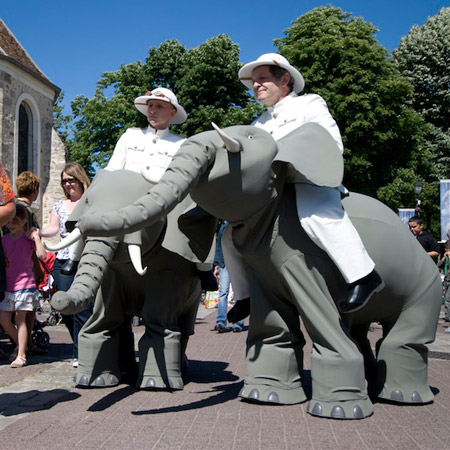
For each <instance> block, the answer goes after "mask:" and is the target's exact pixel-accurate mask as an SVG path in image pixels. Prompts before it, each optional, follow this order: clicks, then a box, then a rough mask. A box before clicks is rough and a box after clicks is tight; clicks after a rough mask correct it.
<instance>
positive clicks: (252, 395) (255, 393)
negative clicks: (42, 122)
mask: <svg viewBox="0 0 450 450" xmlns="http://www.w3.org/2000/svg"><path fill="white" fill-rule="evenodd" d="M247 398H249V399H250V400H259V391H258V389H252V390H251V391H250V393H249V394H248V396H247Z"/></svg>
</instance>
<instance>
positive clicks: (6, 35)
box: [0, 19, 61, 101]
mask: <svg viewBox="0 0 450 450" xmlns="http://www.w3.org/2000/svg"><path fill="white" fill-rule="evenodd" d="M0 59H4V60H7V61H9V62H11V63H12V64H15V65H16V66H18V67H20V68H21V69H23V70H25V71H26V72H28V73H29V74H31V75H33V76H34V77H36V78H37V79H39V80H41V81H42V82H43V83H45V84H46V85H47V86H49V87H51V88H52V89H53V90H54V91H55V101H56V98H57V97H58V95H59V93H60V91H61V89H60V88H59V87H58V86H56V85H55V84H53V83H52V82H51V81H50V80H49V79H48V77H47V76H46V75H45V73H44V72H42V70H41V69H39V67H38V66H37V64H36V63H35V62H34V61H33V59H32V58H31V56H30V55H29V54H28V53H27V51H26V50H25V49H24V48H23V47H22V45H21V44H20V42H19V41H18V40H17V38H16V37H15V36H14V34H13V33H12V32H11V30H10V29H9V28H8V27H7V26H6V24H5V22H3V20H2V19H0Z"/></svg>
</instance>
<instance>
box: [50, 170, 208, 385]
mask: <svg viewBox="0 0 450 450" xmlns="http://www.w3.org/2000/svg"><path fill="white" fill-rule="evenodd" d="M151 186H152V185H151V184H150V183H148V182H147V181H146V180H145V179H144V178H143V177H142V176H141V175H140V174H138V173H135V172H132V171H128V170H118V171H113V172H111V171H107V170H103V171H100V172H99V173H98V174H97V176H96V177H95V179H94V181H93V183H92V184H91V186H90V188H89V189H88V190H87V191H86V192H85V194H84V195H83V197H82V198H81V199H80V202H79V204H78V205H77V207H76V209H75V210H74V212H73V213H72V215H71V217H70V218H69V221H68V222H67V226H68V227H70V226H71V225H73V224H72V223H71V220H77V218H78V217H80V216H81V215H83V214H89V213H90V212H94V213H95V214H101V213H103V212H107V211H114V209H115V208H117V207H122V206H125V205H128V204H129V203H130V200H131V201H132V200H133V199H136V198H138V197H139V196H141V195H143V194H144V193H146V192H147V191H148V190H149V189H150V187H151ZM191 205H192V200H190V199H189V198H186V199H185V201H184V202H182V204H180V205H179V206H178V208H177V209H176V210H174V211H173V212H172V213H171V214H170V215H169V217H168V220H162V221H158V222H156V223H154V224H152V225H150V226H148V227H144V228H143V229H142V230H140V231H139V232H136V233H131V234H125V235H124V236H123V238H119V237H118V236H112V237H100V238H87V239H86V245H85V248H84V251H83V254H82V256H81V259H80V263H79V266H78V270H77V273H76V276H75V279H74V282H73V284H72V286H71V287H70V289H69V290H68V291H67V292H57V293H56V294H55V295H54V296H53V298H52V305H53V306H54V307H55V308H56V309H57V310H59V311H62V312H64V313H68V314H70V313H74V312H76V311H78V310H80V309H82V308H83V307H85V305H86V304H88V303H89V302H90V301H94V300H95V302H94V311H93V314H92V317H91V318H90V319H89V320H88V321H87V323H86V324H85V326H84V327H83V328H82V330H81V332H80V334H79V366H78V370H77V373H76V375H75V378H74V380H75V382H76V383H77V384H78V385H81V386H93V387H102V386H113V385H116V384H118V383H119V382H120V381H121V379H122V375H123V374H124V373H126V374H127V375H128V376H129V378H135V377H136V372H137V370H138V368H137V365H136V358H135V353H134V338H133V333H132V331H131V317H132V316H134V315H136V316H141V317H142V319H143V321H144V324H145V333H144V335H143V336H142V338H141V339H140V341H139V355H140V357H139V375H138V386H140V387H141V388H151V389H182V388H183V381H182V376H181V369H182V365H183V362H184V352H185V349H186V345H187V341H188V338H189V336H190V335H192V334H193V332H194V324H195V318H196V314H197V309H198V305H199V301H200V296H201V288H200V281H199V278H198V273H197V271H196V267H195V262H197V260H198V259H199V258H200V259H201V260H205V259H207V257H208V251H209V250H210V248H211V244H212V242H213V238H214V232H215V228H216V219H215V218H212V217H210V216H208V217H207V224H206V225H207V226H206V228H205V227H204V228H202V230H201V231H202V236H201V237H200V238H199V239H195V236H194V233H192V230H187V235H184V234H183V233H181V232H180V231H179V230H178V224H177V219H178V218H179V216H180V214H181V213H182V212H184V210H185V208H186V207H187V206H191ZM186 214H187V216H188V217H191V218H193V221H194V222H195V221H196V220H197V218H196V209H194V210H189V212H188V213H186ZM202 217H205V215H204V214H203V216H202ZM185 221H186V222H187V223H188V224H189V223H191V222H190V221H189V220H188V219H185ZM189 237H192V239H189ZM66 243H67V242H66V241H62V242H61V243H60V245H59V246H61V247H62V246H64V245H66ZM193 249H194V250H193ZM212 251H214V249H212ZM132 261H133V263H132ZM142 264H143V265H144V267H142Z"/></svg>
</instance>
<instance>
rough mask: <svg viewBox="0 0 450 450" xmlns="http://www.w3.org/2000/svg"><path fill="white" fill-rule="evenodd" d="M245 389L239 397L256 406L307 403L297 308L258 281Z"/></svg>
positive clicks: (253, 287)
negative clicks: (302, 377)
mask: <svg viewBox="0 0 450 450" xmlns="http://www.w3.org/2000/svg"><path fill="white" fill-rule="evenodd" d="M250 301H251V316H250V326H249V331H248V338H247V352H246V365H245V379H244V387H243V389H242V390H241V392H240V393H239V396H240V397H242V398H244V399H246V400H249V401H253V402H261V403H277V404H285V405H288V404H296V403H302V402H304V401H306V395H305V393H304V391H303V387H302V383H301V375H302V371H303V346H304V344H305V340H304V337H303V334H302V332H301V330H300V322H299V319H298V313H297V311H296V309H295V307H294V306H293V305H292V304H291V303H289V302H286V301H284V300H283V299H280V298H277V297H276V296H275V295H273V293H272V292H271V291H270V290H268V289H266V288H264V287H263V286H262V285H261V284H260V283H259V282H258V281H257V280H252V285H251V295H250Z"/></svg>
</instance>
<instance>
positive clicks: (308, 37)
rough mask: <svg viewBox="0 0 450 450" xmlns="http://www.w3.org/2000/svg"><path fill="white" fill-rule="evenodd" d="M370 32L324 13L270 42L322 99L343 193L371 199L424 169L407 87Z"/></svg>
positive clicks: (419, 124)
mask: <svg viewBox="0 0 450 450" xmlns="http://www.w3.org/2000/svg"><path fill="white" fill-rule="evenodd" d="M376 31H377V30H376V28H375V27H374V26H373V25H372V24H370V23H367V22H365V21H364V20H363V19H361V18H358V17H353V16H351V14H349V13H346V12H343V11H342V10H341V9H340V8H335V7H332V6H326V7H320V8H316V9H314V10H312V11H311V12H309V13H306V14H304V15H303V16H301V17H299V18H298V19H297V20H295V21H294V22H293V24H292V26H291V27H290V28H288V29H287V30H285V36H284V37H283V38H281V39H276V40H275V43H276V45H277V46H278V49H279V52H280V53H282V54H283V55H284V56H285V57H286V58H288V60H289V61H290V62H291V64H293V65H295V66H296V67H298V68H299V69H300V70H301V72H302V73H303V75H304V77H305V81H306V88H305V92H314V93H318V94H320V95H322V96H323V97H324V98H325V100H326V101H327V103H328V106H329V108H330V112H331V113H332V115H333V116H334V117H335V119H336V121H337V123H338V125H339V128H340V130H341V133H342V136H343V141H344V146H345V161H346V175H345V184H346V186H347V187H349V188H350V189H353V190H357V191H360V192H365V193H368V194H370V195H376V194H377V191H378V189H379V188H380V187H381V186H387V185H389V184H390V183H392V182H393V181H394V180H395V179H396V178H397V177H398V176H401V174H402V173H403V172H402V171H400V169H407V170H408V171H409V172H411V171H412V173H414V176H413V177H412V178H415V177H418V176H419V175H421V174H423V175H424V176H425V173H427V171H428V170H429V167H425V166H422V163H424V162H425V161H426V158H425V160H424V158H422V157H421V156H422V150H423V149H422V144H423V136H424V133H425V129H426V128H425V124H424V122H423V120H422V119H421V117H420V116H419V115H418V114H417V113H415V111H414V110H412V108H411V107H410V102H411V100H412V87H411V85H410V83H409V82H408V81H407V80H406V79H405V78H403V77H402V76H401V75H400V74H399V72H398V70H397V69H396V67H395V66H394V64H393V63H392V62H391V61H390V60H389V57H388V55H387V52H386V50H385V49H384V48H383V47H382V46H380V45H379V44H378V43H377V41H376V40H375V33H376ZM417 152H419V153H420V156H418V155H417ZM410 188H411V192H413V188H412V185H411V186H410ZM382 193H383V191H381V192H380V193H379V194H380V195H381V194H382ZM383 197H384V198H383V200H385V201H386V200H388V199H389V198H390V197H389V196H383ZM391 205H392V203H391ZM407 206H408V205H407Z"/></svg>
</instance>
